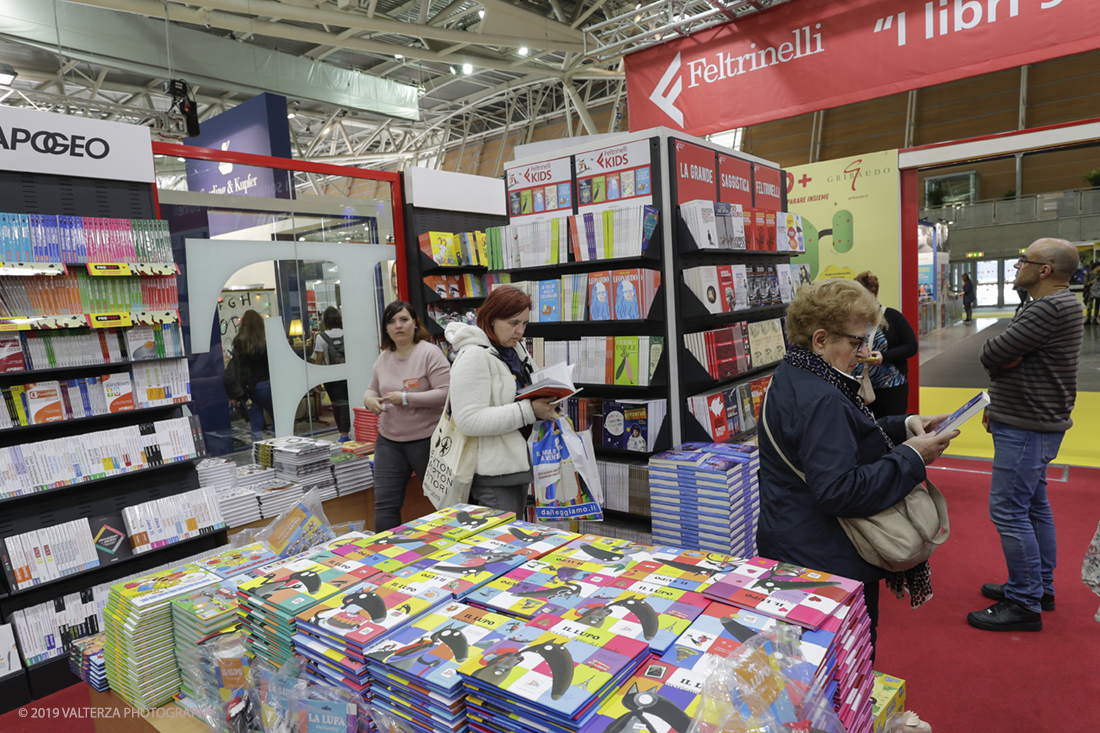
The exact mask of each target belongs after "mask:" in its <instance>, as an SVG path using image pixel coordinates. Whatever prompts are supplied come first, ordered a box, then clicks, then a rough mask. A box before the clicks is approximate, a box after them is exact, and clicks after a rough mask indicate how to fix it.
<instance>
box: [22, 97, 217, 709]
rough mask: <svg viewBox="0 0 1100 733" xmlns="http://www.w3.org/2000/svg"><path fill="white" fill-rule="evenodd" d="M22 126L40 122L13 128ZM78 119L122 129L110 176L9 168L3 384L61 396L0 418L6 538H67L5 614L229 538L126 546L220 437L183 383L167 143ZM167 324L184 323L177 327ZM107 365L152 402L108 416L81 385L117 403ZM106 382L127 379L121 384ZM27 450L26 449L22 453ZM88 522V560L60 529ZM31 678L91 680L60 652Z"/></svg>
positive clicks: (41, 689) (38, 681) (189, 486)
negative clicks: (163, 174)
mask: <svg viewBox="0 0 1100 733" xmlns="http://www.w3.org/2000/svg"><path fill="white" fill-rule="evenodd" d="M4 109H8V112H0V117H3V116H4V115H7V114H11V115H15V114H19V115H24V116H27V115H30V116H35V117H38V118H41V119H40V122H39V123H36V124H39V125H40V126H41V127H43V129H52V128H50V127H49V126H50V125H53V124H55V119H56V116H55V115H51V114H48V113H45V112H35V111H28V110H11V109H10V108H4ZM11 124H17V125H18V126H24V125H26V124H31V122H30V121H24V122H20V123H15V122H12V121H8V122H6V123H5V124H4V126H5V127H7V126H9V125H11ZM79 124H81V125H84V126H86V127H87V128H88V130H89V132H87V135H96V136H104V139H111V140H112V146H114V142H113V141H114V140H116V139H118V140H120V141H122V142H119V145H122V144H123V142H125V143H126V145H127V146H128V153H129V154H130V155H131V158H129V159H128V160H129V162H128V163H127V164H126V165H124V166H122V165H119V164H117V163H116V164H114V165H113V166H112V165H111V164H110V161H104V165H103V167H102V173H101V175H102V176H103V177H99V178H96V177H89V173H88V170H89V169H87V168H83V169H76V168H74V169H73V170H72V171H71V172H66V171H65V170H62V169H60V168H55V169H51V170H54V172H53V173H38V172H32V171H28V170H19V169H15V170H8V169H0V192H2V193H3V198H4V204H3V209H4V212H2V213H0V261H2V262H3V264H2V265H0V300H2V303H0V330H3V331H4V333H3V334H2V335H0V388H3V390H4V392H5V405H6V406H8V405H9V403H8V397H9V395H11V392H12V390H13V389H15V390H16V391H17V392H18V391H19V389H23V388H24V387H26V386H29V385H33V386H34V388H40V387H43V386H45V387H46V388H48V389H47V390H46V391H51V390H52V391H54V392H55V393H56V394H54V395H53V396H50V395H45V394H43V395H33V396H31V397H30V398H29V399H32V400H35V401H36V404H35V407H39V408H44V407H47V406H48V407H50V410H47V411H45V412H43V414H42V418H43V419H42V420H41V421H39V420H36V419H27V420H25V421H22V420H18V419H15V420H13V419H12V411H11V409H5V410H0V414H6V415H7V417H8V424H9V425H11V426H10V427H8V425H5V427H6V428H7V429H4V430H2V431H0V454H2V455H3V456H6V457H3V458H0V461H2V462H3V465H5V466H6V468H5V469H4V471H3V476H2V477H0V502H2V504H0V506H2V511H0V546H3V547H4V549H5V552H7V551H8V549H9V548H8V545H7V543H6V542H5V540H6V539H10V538H13V537H16V538H20V546H21V547H22V538H26V537H30V536H34V537H38V536H39V534H41V540H42V541H43V542H45V543H47V544H51V543H53V542H55V541H57V540H58V539H61V540H62V546H64V547H67V548H68V549H67V550H66V553H68V554H66V555H65V556H64V557H63V558H62V557H60V556H59V558H56V559H61V560H62V561H63V563H62V564H63V565H64V566H65V571H64V572H61V571H56V572H55V573H54V574H52V575H49V576H45V575H43V576H40V577H39V582H38V583H37V584H34V583H32V584H30V585H24V583H22V582H13V581H12V580H11V579H9V578H8V577H6V574H5V577H0V618H9V617H11V616H12V614H13V613H15V612H18V611H20V610H22V609H25V608H29V607H32V606H36V605H41V604H43V603H47V602H54V601H56V600H57V599H59V598H61V597H63V596H66V595H71V594H73V593H81V592H83V591H85V590H87V589H88V588H90V587H92V586H95V585H98V584H103V583H107V582H110V581H112V580H114V579H116V578H118V577H120V576H122V575H124V574H126V573H127V572H139V571H142V570H143V569H147V568H151V567H154V566H156V565H160V564H163V563H166V562H173V561H175V560H176V559H178V558H182V557H184V556H187V555H190V554H194V553H196V552H200V551H204V550H206V549H212V548H213V547H215V546H217V545H218V544H224V542H225V541H226V537H225V535H226V533H225V531H224V530H221V529H219V530H216V531H210V532H207V533H205V534H202V535H200V536H194V537H192V536H188V537H184V536H182V535H181V536H180V537H179V538H176V541H171V540H172V538H169V537H168V536H165V537H163V538H161V540H160V541H163V542H164V543H165V544H163V546H158V547H157V548H156V549H155V550H153V549H151V550H150V551H149V552H145V553H140V554H137V555H134V554H130V555H128V556H125V557H123V555H125V554H126V553H125V551H124V550H125V547H126V545H125V543H124V542H122V538H124V537H126V536H127V533H128V531H127V529H126V525H125V520H124V518H123V517H122V514H121V512H122V509H123V508H126V507H135V506H143V505H145V506H150V504H149V503H150V502H161V503H158V504H153V505H151V506H156V507H160V509H159V510H158V512H157V513H158V514H160V515H161V516H164V515H165V514H166V512H167V507H168V506H169V505H172V506H178V505H180V503H181V502H186V501H187V500H186V499H184V498H181V497H186V496H188V492H193V491H195V490H196V489H198V478H197V474H196V472H195V467H194V459H195V458H197V457H200V456H201V455H203V454H204V453H205V443H204V439H203V436H202V432H201V429H200V427H199V425H198V422H197V420H198V418H197V417H192V416H190V415H189V410H188V403H189V401H190V396H189V395H186V394H185V392H186V390H184V391H177V389H176V387H178V386H180V385H182V384H183V383H184V382H189V376H188V374H187V370H186V364H187V362H186V354H185V352H184V349H183V343H182V339H180V338H179V336H178V333H179V330H180V329H179V326H178V325H176V324H179V323H180V315H179V311H178V308H179V305H180V303H179V293H178V287H177V277H178V276H179V268H178V267H177V266H176V264H175V262H173V259H174V258H173V253H172V244H171V240H170V238H169V237H168V228H167V222H165V221H162V220H159V219H158V210H157V201H156V195H155V179H154V177H153V174H152V171H153V164H152V151H151V150H150V149H148V148H147V147H145V151H146V152H143V146H142V145H141V144H140V139H141V137H142V135H143V134H144V136H145V146H148V142H147V140H148V135H147V131H144V130H141V129H140V128H134V127H132V126H130V125H123V124H120V123H113V122H107V121H100V120H81V121H80V123H79ZM116 136H117V138H116ZM74 139H75V137H74ZM143 155H148V160H147V161H143V160H141V158H142V156H143ZM9 157H10V156H9ZM13 160H14V158H13ZM79 162H80V161H78V160H77V159H75V158H74V159H72V160H71V161H70V160H69V159H66V160H65V161H59V165H61V166H62V167H64V166H66V165H70V164H71V165H73V166H76V165H78V164H79ZM12 165H13V166H16V165H17V164H15V163H13V164H12ZM97 170H99V169H97ZM92 175H95V174H92ZM24 221H25V222H26V224H27V227H26V229H24V228H23V222H24ZM16 224H18V227H19V228H18V232H17V231H16V229H15V228H14V227H15V225H16ZM49 272H55V273H56V274H47V273H49ZM164 324H171V326H172V327H171V328H169V329H167V332H166V331H165V330H164V329H163V325H164ZM89 327H90V328H89ZM166 335H167V336H168V337H169V338H168V339H167V341H166V340H165V338H164V337H165V336H166ZM175 364H182V365H183V370H182V371H179V370H177V372H176V373H174V375H173V376H172V379H175V380H177V381H175V382H171V381H166V382H162V381H161V379H162V378H167V377H166V373H165V371H164V370H165V369H172V368H174V365H175ZM104 375H107V376H108V377H109V380H110V379H114V380H116V381H117V380H119V379H121V377H125V380H126V382H127V383H128V384H129V385H130V395H129V398H128V399H129V400H130V402H129V405H132V407H134V408H137V409H127V410H125V411H120V412H111V411H110V408H109V407H108V409H107V410H106V414H102V415H93V413H94V412H97V410H93V409H91V405H90V401H89V402H84V396H83V395H82V394H81V392H80V389H81V387H80V384H79V383H81V382H83V384H84V385H85V387H88V386H92V385H91V384H90V383H89V382H88V381H87V380H94V381H96V382H98V384H96V385H94V386H95V387H96V388H98V389H99V390H100V391H101V392H103V394H102V397H103V400H104V401H105V402H106V403H107V405H108V406H109V405H110V404H111V403H110V400H111V399H112V395H114V396H115V397H118V396H121V392H118V394H115V393H108V392H107V391H105V390H104V389H103V383H102V381H101V380H102V377H103V376H104ZM54 385H56V388H55V387H54ZM107 386H108V387H111V388H112V389H114V388H115V387H117V388H118V389H119V390H121V384H120V383H119V384H117V385H115V384H113V383H110V382H109V383H108V385H107ZM162 387H163V388H165V389H163V390H162ZM168 387H171V390H170V394H169V390H168ZM16 388H19V389H16ZM28 391H29V390H24V394H25V393H26V392H28ZM55 397H56V398H59V399H55ZM74 400H76V401H75V402H74ZM47 403H48V404H47ZM10 406H11V407H14V406H15V405H14V402H12V403H10ZM20 406H22V396H20ZM28 406H30V403H29V402H28ZM23 412H24V414H26V410H25V409H24V411H23ZM15 413H16V414H17V415H18V413H19V410H18V409H16V410H15ZM34 416H35V417H37V415H34ZM66 417H67V418H68V419H65V418H66ZM192 420H193V421H192ZM177 421H182V422H177ZM24 422H25V423H26V424H23V423H24ZM12 423H14V424H12ZM168 423H172V424H174V425H176V426H177V427H176V428H173V430H174V432H173V433H172V436H174V437H172V436H169V434H168V433H167V432H164V430H165V428H164V426H165V425H166V424H168ZM108 435H111V436H112V437H111V439H110V440H108V439H107V437H106V436H108ZM185 444H186V447H184V446H185ZM12 455H18V456H19V457H20V460H19V461H15V462H13V461H12V460H11V458H10V457H11V456H12ZM30 455H37V456H38V458H31V459H27V456H30ZM39 458H41V459H42V460H39ZM24 459H27V460H24ZM31 464H33V468H28V466H30V465H31ZM124 468H127V469H130V470H123V469H124ZM28 471H33V474H32V473H28ZM79 521H83V522H84V523H86V524H87V526H88V531H89V537H87V538H84V540H82V542H84V544H85V547H84V549H85V550H86V551H87V549H88V547H87V545H88V544H89V543H90V544H91V545H92V547H93V548H94V552H95V554H96V564H92V563H91V562H90V560H89V563H88V564H87V565H85V564H84V562H83V561H79V562H78V561H75V560H73V556H72V552H74V551H75V550H73V547H74V545H73V542H75V540H69V541H68V543H66V542H65V541H64V538H63V537H60V536H59V535H58V533H59V532H60V531H61V530H60V529H59V528H61V527H69V526H72V523H74V522H79ZM93 524H95V525H97V526H96V527H93V526H92V525H93ZM108 528H109V529H108ZM85 540H86V541H85ZM51 547H52V544H51ZM32 552H33V548H32ZM89 558H90V555H89ZM56 559H55V561H56ZM82 566H83V569H80V568H81V567H82ZM56 567H57V566H55V569H56ZM123 568H125V569H123ZM26 679H27V680H28V681H29V686H30V691H31V696H32V698H34V699H38V698H41V697H43V696H44V695H45V694H48V693H49V692H53V691H55V690H57V689H61V688H62V687H65V686H67V685H68V684H71V683H72V682H73V681H75V680H76V679H77V678H75V677H73V675H72V673H71V672H70V671H69V670H68V660H67V659H65V658H64V657H59V658H57V659H51V660H49V661H48V662H45V663H43V664H40V665H35V666H34V667H33V668H32V669H29V670H27V671H26ZM12 699H13V698H11V699H10V698H9V696H8V695H7V694H3V693H2V692H0V712H3V711H5V710H7V709H10V706H11V704H12ZM15 704H19V703H18V702H16V703H15Z"/></svg>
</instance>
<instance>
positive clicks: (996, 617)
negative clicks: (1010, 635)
mask: <svg viewBox="0 0 1100 733" xmlns="http://www.w3.org/2000/svg"><path fill="white" fill-rule="evenodd" d="M966 622H967V623H968V624H970V625H971V626H974V627H977V628H979V629H985V630H986V631H1042V630H1043V614H1041V613H1039V612H1038V611H1029V610H1027V609H1026V608H1024V607H1023V606H1021V605H1020V604H1018V603H1015V602H1014V601H997V602H996V603H994V604H993V605H992V606H990V607H989V608H987V609H985V610H982V611H971V612H970V613H969V614H967V616H966Z"/></svg>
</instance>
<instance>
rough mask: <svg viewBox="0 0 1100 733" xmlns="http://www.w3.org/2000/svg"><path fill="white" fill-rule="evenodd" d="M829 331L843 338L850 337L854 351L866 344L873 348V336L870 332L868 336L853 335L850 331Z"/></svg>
mask: <svg viewBox="0 0 1100 733" xmlns="http://www.w3.org/2000/svg"><path fill="white" fill-rule="evenodd" d="M829 333H831V334H832V335H834V336H841V337H843V338H846V339H849V340H850V341H851V342H852V343H851V344H850V345H851V347H852V351H859V350H860V349H862V348H863V347H864V346H866V347H867V348H871V336H870V334H868V335H866V336H853V335H852V334H850V333H838V332H837V331H829Z"/></svg>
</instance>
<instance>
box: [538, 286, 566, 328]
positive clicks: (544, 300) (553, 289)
mask: <svg viewBox="0 0 1100 733" xmlns="http://www.w3.org/2000/svg"><path fill="white" fill-rule="evenodd" d="M538 309H539V323H557V322H559V321H560V320H561V281H560V280H543V281H542V282H540V283H539V293H538Z"/></svg>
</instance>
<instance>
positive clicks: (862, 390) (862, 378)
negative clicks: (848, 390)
mask: <svg viewBox="0 0 1100 733" xmlns="http://www.w3.org/2000/svg"><path fill="white" fill-rule="evenodd" d="M870 371H871V370H870V369H864V370H863V374H860V375H859V377H857V379H859V396H860V397H862V398H863V404H865V405H869V404H871V403H872V402H874V401H875V388H874V387H873V386H871V375H870V373H869V372H870Z"/></svg>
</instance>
